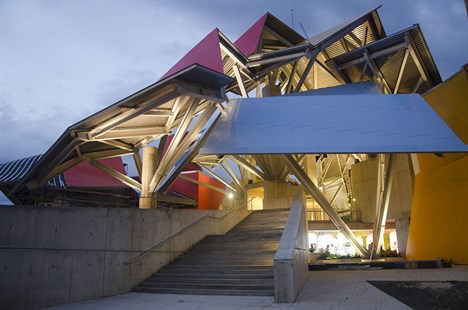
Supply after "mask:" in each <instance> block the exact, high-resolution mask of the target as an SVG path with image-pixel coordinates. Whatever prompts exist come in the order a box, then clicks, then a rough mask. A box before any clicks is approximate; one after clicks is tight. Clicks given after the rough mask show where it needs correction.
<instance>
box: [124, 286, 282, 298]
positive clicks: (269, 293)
mask: <svg viewBox="0 0 468 310" xmlns="http://www.w3.org/2000/svg"><path fill="white" fill-rule="evenodd" d="M132 291H133V292H140V293H161V294H185V295H227V296H273V294H274V292H273V290H222V289H219V290H210V289H199V290H197V289H187V288H185V289H184V288H179V289H175V288H161V287H135V288H134V289H133V290H132Z"/></svg>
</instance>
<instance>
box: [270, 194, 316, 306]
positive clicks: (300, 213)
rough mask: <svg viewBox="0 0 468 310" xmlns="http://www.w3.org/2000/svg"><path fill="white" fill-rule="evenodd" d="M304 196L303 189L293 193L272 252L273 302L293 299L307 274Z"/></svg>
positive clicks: (307, 258)
mask: <svg viewBox="0 0 468 310" xmlns="http://www.w3.org/2000/svg"><path fill="white" fill-rule="evenodd" d="M304 198H305V197H304V192H303V191H298V192H297V193H296V196H295V197H294V200H293V203H292V205H291V211H290V212H289V217H288V221H287V222H286V226H285V228H284V232H283V235H282V236H281V241H280V244H279V246H278V250H277V251H276V254H275V258H274V262H273V266H274V283H275V302H279V303H285V302H287V303H292V302H294V301H295V300H296V298H297V295H299V293H300V291H301V290H302V287H303V286H304V284H305V282H306V280H307V277H308V273H309V251H308V244H309V242H308V235H307V219H306V207H305V199H304Z"/></svg>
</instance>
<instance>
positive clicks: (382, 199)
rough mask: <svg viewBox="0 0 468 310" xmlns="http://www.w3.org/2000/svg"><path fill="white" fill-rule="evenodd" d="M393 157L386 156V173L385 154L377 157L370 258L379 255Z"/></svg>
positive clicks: (392, 172)
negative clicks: (374, 208)
mask: <svg viewBox="0 0 468 310" xmlns="http://www.w3.org/2000/svg"><path fill="white" fill-rule="evenodd" d="M394 161H395V155H394V154H389V155H388V163H387V169H386V173H384V170H385V169H384V168H385V154H380V155H379V160H378V165H379V166H378V169H377V173H378V175H377V199H376V211H375V220H374V230H373V244H372V250H371V253H370V255H371V257H370V258H373V257H374V256H375V255H378V254H379V253H380V246H381V244H380V239H381V237H382V235H383V233H384V232H385V222H386V221H387V212H388V205H389V203H390V195H391V193H392V184H393V175H394V169H393V165H394Z"/></svg>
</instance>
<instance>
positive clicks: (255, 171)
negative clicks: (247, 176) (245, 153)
mask: <svg viewBox="0 0 468 310" xmlns="http://www.w3.org/2000/svg"><path fill="white" fill-rule="evenodd" d="M229 158H230V159H231V160H232V161H233V162H235V163H237V164H238V165H239V166H242V167H243V168H244V169H245V170H247V171H249V172H251V173H253V174H255V175H256V176H257V177H259V178H260V179H263V180H264V179H265V175H264V174H263V172H262V171H260V170H258V169H257V168H256V167H254V166H253V165H252V164H251V163H249V162H248V161H247V160H245V158H243V157H242V156H240V155H229Z"/></svg>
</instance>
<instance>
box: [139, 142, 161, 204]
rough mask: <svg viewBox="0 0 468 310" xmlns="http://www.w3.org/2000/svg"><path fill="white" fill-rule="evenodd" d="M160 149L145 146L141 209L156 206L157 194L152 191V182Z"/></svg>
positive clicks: (142, 168)
mask: <svg viewBox="0 0 468 310" xmlns="http://www.w3.org/2000/svg"><path fill="white" fill-rule="evenodd" d="M157 162H158V149H157V148H156V147H154V146H145V147H143V161H142V167H141V196H140V206H139V207H140V209H150V208H155V207H156V195H155V193H154V192H150V182H151V179H152V178H153V175H154V172H155V171H156V168H157Z"/></svg>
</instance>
